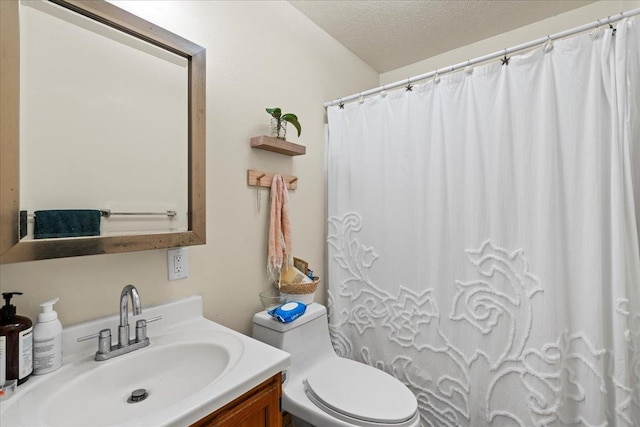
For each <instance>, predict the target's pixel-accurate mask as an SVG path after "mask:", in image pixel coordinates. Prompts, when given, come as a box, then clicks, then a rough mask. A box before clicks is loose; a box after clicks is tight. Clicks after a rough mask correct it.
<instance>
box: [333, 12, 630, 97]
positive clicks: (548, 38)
mask: <svg viewBox="0 0 640 427" xmlns="http://www.w3.org/2000/svg"><path fill="white" fill-rule="evenodd" d="M635 15H640V8H638V9H632V10H629V11H626V12H622V13H619V14H617V15H611V16H608V17H606V18H602V19H598V20H597V21H596V22H592V23H590V24H585V25H582V26H580V27H575V28H572V29H570V30H566V31H562V32H560V33H556V34H552V35H549V36H546V37H543V38H540V39H537V40H533V41H530V42H527V43H523V44H520V45H517V46H514V47H511V48H508V49H503V50H501V51H498V52H494V53H490V54H488V55H484V56H481V57H478V58H475V59H472V60H469V61H465V62H461V63H459V64H456V65H451V66H449V67H445V68H438V69H436V70H434V71H430V72H428V73H425V74H420V75H417V76H414V77H409V78H408V79H404V80H400V81H397V82H395V83H389V84H386V85H382V86H379V87H377V88H374V89H369V90H367V91H364V92H360V93H356V94H353V95H349V96H346V97H344V98H338V99H334V100H333V101H327V102H325V103H324V106H325V108H327V107H331V106H333V105H338V104H342V103H344V102H349V101H353V100H355V99H358V98H360V97H363V96H369V95H373V94H375V93H379V92H382V91H385V90H388V89H395V88H398V87H400V86H406V85H408V84H411V83H413V82H417V81H419V80H424V79H428V78H429V77H433V76H435V75H436V74H443V73H451V72H453V71H455V70H458V69H460V68H465V67H468V66H470V65H475V64H478V63H480V62H484V61H488V60H490V59H495V58H499V57H501V56H503V55H504V56H506V55H509V54H511V53H514V52H518V51H520V50H525V49H529V48H532V47H534V46H538V45H541V44H543V43H546V42H547V41H553V40H557V39H561V38H564V37H568V36H572V35H574V34H577V33H581V32H584V31H588V30H592V29H594V28H598V27H600V26H602V25H607V24H611V23H614V22H617V21H619V20H621V19H623V18H629V17H631V16H635Z"/></svg>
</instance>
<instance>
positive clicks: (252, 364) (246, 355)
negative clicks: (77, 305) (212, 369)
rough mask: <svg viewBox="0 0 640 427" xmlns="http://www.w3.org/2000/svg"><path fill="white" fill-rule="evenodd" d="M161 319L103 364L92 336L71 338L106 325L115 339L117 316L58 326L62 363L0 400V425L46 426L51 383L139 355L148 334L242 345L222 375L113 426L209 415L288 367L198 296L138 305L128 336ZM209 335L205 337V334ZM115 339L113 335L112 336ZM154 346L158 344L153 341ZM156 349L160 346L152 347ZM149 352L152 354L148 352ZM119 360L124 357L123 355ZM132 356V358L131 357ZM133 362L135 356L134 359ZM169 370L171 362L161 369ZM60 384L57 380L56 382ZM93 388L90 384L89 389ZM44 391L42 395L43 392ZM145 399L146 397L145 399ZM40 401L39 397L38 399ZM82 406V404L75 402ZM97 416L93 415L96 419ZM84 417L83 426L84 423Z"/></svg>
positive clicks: (284, 356) (177, 422)
mask: <svg viewBox="0 0 640 427" xmlns="http://www.w3.org/2000/svg"><path fill="white" fill-rule="evenodd" d="M159 315H160V316H162V319H161V320H159V321H156V322H153V323H150V324H149V325H148V331H147V334H148V336H149V339H150V341H151V344H150V345H149V347H146V348H142V349H139V350H136V351H135V352H133V353H129V354H127V355H123V356H118V357H116V358H115V359H112V360H107V361H103V362H96V361H94V360H93V358H94V354H95V352H96V350H97V340H90V341H84V342H80V343H79V342H77V338H78V337H81V336H85V335H89V334H92V333H95V332H98V331H99V330H100V329H103V328H111V331H112V336H114V337H117V325H118V322H119V316H118V315H113V316H109V317H106V318H101V319H97V320H92V321H89V322H84V323H81V324H77V325H73V326H70V327H68V328H64V331H63V343H64V344H63V351H64V358H63V366H62V367H61V368H60V369H58V370H57V371H55V372H53V373H50V374H47V375H41V376H36V375H32V376H31V378H29V380H28V381H27V382H25V383H24V384H22V385H20V386H19V387H18V389H17V390H16V392H15V393H14V395H13V396H12V397H10V398H9V399H7V400H4V401H1V402H0V424H1V425H2V427H23V426H24V427H36V426H50V425H51V424H48V423H47V421H46V417H45V416H44V415H43V414H42V413H41V412H42V410H40V409H41V408H43V407H46V406H47V405H46V403H47V402H46V401H47V399H49V395H50V394H51V390H52V385H53V384H56V383H58V382H59V383H67V382H68V381H69V380H70V379H74V378H76V377H81V376H82V375H83V374H85V373H89V372H90V371H91V370H93V369H95V368H96V367H99V366H101V364H106V363H110V362H112V361H115V360H118V359H120V358H126V357H128V356H130V355H132V354H135V353H138V354H143V352H145V351H146V350H148V349H151V348H153V346H154V336H155V337H158V339H157V341H158V342H160V341H161V340H162V338H164V339H165V341H166V337H164V336H165V335H168V336H171V334H178V335H173V336H182V337H187V338H185V339H192V338H190V337H203V340H206V339H209V340H211V339H214V340H215V337H216V335H221V334H226V336H233V337H235V339H236V341H239V342H240V343H241V344H242V354H241V355H240V357H239V359H238V360H237V361H236V362H235V365H233V366H231V367H230V368H229V369H228V370H227V371H226V372H225V373H224V374H223V375H221V376H220V377H219V378H217V379H216V380H215V381H213V382H212V383H211V384H209V385H207V386H206V387H204V388H202V389H201V390H199V391H197V392H195V393H193V394H191V395H190V396H185V395H184V391H182V390H179V389H177V390H175V401H173V402H172V403H171V404H169V405H167V406H166V407H162V408H161V409H159V410H156V411H154V412H153V413H149V414H145V415H144V416H140V417H136V418H133V419H127V420H126V421H124V422H122V423H118V424H117V425H119V426H136V427H143V426H150V427H151V426H153V427H156V426H176V427H178V426H180V427H183V426H186V425H189V424H191V423H193V422H196V421H198V420H199V419H201V418H203V417H205V416H207V415H209V414H210V413H212V412H214V411H215V410H217V409H219V408H221V407H223V406H224V405H225V404H227V403H229V402H231V401H232V400H234V399H235V398H237V397H239V396H241V395H242V394H244V393H245V392H247V391H249V390H251V389H252V388H253V387H255V386H257V385H259V384H260V383H262V382H263V381H265V380H267V379H268V378H270V377H272V376H273V375H275V374H277V373H278V372H281V371H283V370H284V369H286V368H288V367H289V364H290V355H289V354H288V353H285V352H283V351H281V350H278V349H276V348H274V347H271V346H269V345H266V344H264V343H262V342H259V341H257V340H254V339H253V338H250V337H248V336H246V335H243V334H240V333H238V332H236V331H233V330H231V329H229V328H226V327H224V326H222V325H219V324H217V323H215V322H212V321H210V320H207V319H205V318H204V317H202V298H201V297H199V296H193V297H189V298H185V299H183V300H179V301H175V302H171V303H168V304H163V305H159V306H155V307H149V308H145V307H143V313H142V314H141V315H139V316H129V325H132V326H131V330H132V332H131V333H132V335H133V334H134V333H135V321H136V320H137V319H150V318H152V317H155V316H159ZM206 337H209V338H206ZM114 340H117V338H114ZM157 345H158V346H159V345H160V344H157ZM157 348H160V347H157ZM149 354H153V352H150V353H149ZM123 360H124V359H123ZM132 360H133V359H132ZM138 360H139V358H138ZM166 369H167V370H169V372H170V370H171V366H167V367H166ZM60 385H62V384H60ZM93 387H94V386H93V385H92V388H93ZM45 390H46V393H45V392H44V391H45ZM87 392H93V393H95V394H98V393H100V385H99V384H96V385H95V390H87ZM150 398H151V397H150ZM43 400H44V401H43ZM78 405H82V402H78ZM98 416H99V414H96V417H98ZM90 426H91V423H90V421H89V422H88V423H87V424H85V425H84V426H83V427H90Z"/></svg>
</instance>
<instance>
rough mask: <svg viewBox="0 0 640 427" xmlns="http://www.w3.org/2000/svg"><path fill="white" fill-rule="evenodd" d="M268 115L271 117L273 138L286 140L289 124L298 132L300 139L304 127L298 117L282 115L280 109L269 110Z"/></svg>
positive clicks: (287, 114) (290, 114) (289, 114)
mask: <svg viewBox="0 0 640 427" xmlns="http://www.w3.org/2000/svg"><path fill="white" fill-rule="evenodd" d="M267 113H269V114H270V115H271V136H275V137H276V138H279V139H286V136H287V122H289V123H291V124H292V125H293V126H294V127H295V128H296V129H297V130H298V137H299V136H300V134H301V133H302V127H301V126H300V122H299V121H298V117H297V116H296V115H295V114H292V113H286V114H282V110H281V109H280V108H267Z"/></svg>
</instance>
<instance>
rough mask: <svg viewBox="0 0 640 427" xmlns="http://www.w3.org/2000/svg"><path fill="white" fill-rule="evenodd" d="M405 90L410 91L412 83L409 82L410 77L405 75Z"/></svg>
mask: <svg viewBox="0 0 640 427" xmlns="http://www.w3.org/2000/svg"><path fill="white" fill-rule="evenodd" d="M405 91H406V92H412V91H413V85H412V84H411V78H410V77H407V85H406V86H405Z"/></svg>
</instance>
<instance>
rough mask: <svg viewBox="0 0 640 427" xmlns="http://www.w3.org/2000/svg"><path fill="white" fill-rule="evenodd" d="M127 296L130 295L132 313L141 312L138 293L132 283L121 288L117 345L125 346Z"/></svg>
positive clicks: (127, 339)
mask: <svg viewBox="0 0 640 427" xmlns="http://www.w3.org/2000/svg"><path fill="white" fill-rule="evenodd" d="M129 297H131V305H132V306H133V307H132V310H133V315H134V316H135V315H138V314H141V313H142V309H141V308H140V295H139V294H138V290H137V289H136V287H135V286H133V285H127V286H125V287H124V288H122V292H121V293H120V326H118V347H119V348H122V347H126V346H128V345H129Z"/></svg>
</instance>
